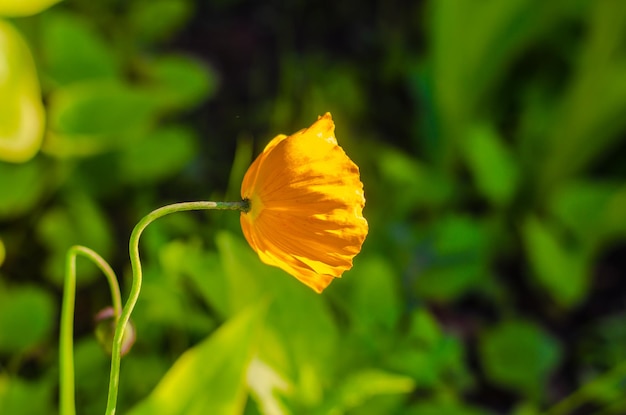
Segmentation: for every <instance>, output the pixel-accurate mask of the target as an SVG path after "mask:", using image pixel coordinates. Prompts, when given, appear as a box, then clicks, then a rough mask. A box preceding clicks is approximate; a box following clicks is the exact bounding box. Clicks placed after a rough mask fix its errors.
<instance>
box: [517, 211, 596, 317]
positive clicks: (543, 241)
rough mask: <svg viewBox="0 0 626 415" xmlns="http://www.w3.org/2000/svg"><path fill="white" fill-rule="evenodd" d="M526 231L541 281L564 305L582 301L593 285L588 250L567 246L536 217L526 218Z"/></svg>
mask: <svg viewBox="0 0 626 415" xmlns="http://www.w3.org/2000/svg"><path fill="white" fill-rule="evenodd" d="M522 234H523V238H524V245H525V248H526V252H527V255H528V258H529V260H530V264H531V266H532V269H533V271H534V275H535V277H536V278H537V281H538V282H539V284H540V285H541V286H542V287H543V288H544V289H546V290H547V291H548V293H549V294H550V296H551V297H552V298H553V299H554V300H555V301H557V302H558V303H559V304H560V305H561V306H563V307H571V306H573V305H575V304H577V303H578V302H579V301H581V300H582V299H583V298H584V297H585V294H586V293H587V289H588V285H589V275H588V274H589V255H588V252H586V251H584V250H582V248H580V247H576V246H574V247H571V248H567V247H566V246H565V244H564V243H563V242H562V241H561V240H560V239H559V237H558V235H557V234H556V233H555V232H554V231H553V230H551V229H550V228H549V227H548V226H546V225H545V224H544V223H542V222H540V221H539V220H538V219H536V218H533V217H529V218H528V219H527V220H526V221H525V222H524V226H523V229H522Z"/></svg>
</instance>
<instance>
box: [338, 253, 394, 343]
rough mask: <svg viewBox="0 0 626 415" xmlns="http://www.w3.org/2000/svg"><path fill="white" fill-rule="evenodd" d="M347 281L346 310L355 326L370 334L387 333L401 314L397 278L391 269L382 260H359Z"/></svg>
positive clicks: (364, 258)
mask: <svg viewBox="0 0 626 415" xmlns="http://www.w3.org/2000/svg"><path fill="white" fill-rule="evenodd" d="M347 278H349V279H350V281H349V282H348V281H346V287H345V291H346V294H345V295H346V297H347V298H346V300H347V302H348V304H347V307H348V309H349V310H350V312H351V314H352V316H353V318H354V320H355V324H356V325H358V326H359V327H361V328H362V329H364V330H367V331H370V332H372V334H373V333H378V330H377V329H381V328H382V329H385V330H389V331H391V330H392V329H393V328H394V327H395V325H396V323H397V321H398V318H399V316H400V313H401V304H400V299H399V295H398V287H397V279H396V278H395V277H394V270H393V269H392V268H391V266H390V265H389V264H388V263H387V262H385V261H384V260H383V259H382V258H377V257H363V258H359V261H355V266H354V268H353V269H352V270H351V271H350V273H349V276H347ZM372 293H376V295H372Z"/></svg>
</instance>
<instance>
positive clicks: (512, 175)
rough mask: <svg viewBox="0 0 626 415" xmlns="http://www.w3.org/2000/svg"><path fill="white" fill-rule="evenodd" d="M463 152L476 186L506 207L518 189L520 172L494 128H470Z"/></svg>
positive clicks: (497, 204) (489, 198) (496, 204)
mask: <svg viewBox="0 0 626 415" xmlns="http://www.w3.org/2000/svg"><path fill="white" fill-rule="evenodd" d="M463 152H464V155H465V158H466V160H467V163H468V166H469V168H470V171H471V173H472V175H473V176H474V181H475V182H476V187H478V190H480V192H481V193H482V194H483V195H485V197H486V198H487V199H488V200H489V201H490V202H491V203H492V204H493V205H495V206H504V205H507V204H508V203H509V202H510V201H511V198H512V197H513V195H514V194H515V191H516V189H517V183H518V181H519V170H518V168H517V166H516V164H515V161H514V160H513V156H512V154H511V152H510V151H509V149H508V148H507V147H506V146H505V145H504V144H503V143H502V140H501V138H500V137H499V136H498V134H497V133H496V131H494V129H493V127H492V126H488V125H479V126H476V127H475V128H473V129H471V130H470V131H469V133H468V135H467V137H466V139H465V141H464V143H463Z"/></svg>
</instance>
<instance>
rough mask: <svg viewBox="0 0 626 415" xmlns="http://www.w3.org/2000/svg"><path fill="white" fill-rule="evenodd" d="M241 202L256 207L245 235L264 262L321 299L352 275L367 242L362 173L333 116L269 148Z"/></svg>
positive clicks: (251, 172)
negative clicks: (330, 287) (328, 289)
mask: <svg viewBox="0 0 626 415" xmlns="http://www.w3.org/2000/svg"><path fill="white" fill-rule="evenodd" d="M241 197H242V198H243V199H244V200H248V201H249V203H250V210H249V211H248V212H242V214H241V227H242V229H243V234H244V235H245V237H246V239H247V241H248V243H249V244H250V246H252V248H253V249H254V250H255V251H256V252H257V254H258V255H259V257H260V258H261V260H262V261H263V262H265V263H266V264H269V265H273V266H276V267H279V268H281V269H283V270H284V271H286V272H288V273H289V274H291V275H293V276H294V277H296V278H297V279H299V280H300V281H301V282H303V283H304V284H306V285H308V286H309V287H311V288H312V289H314V290H315V291H317V292H318V293H319V292H322V290H324V288H326V287H327V286H328V284H330V282H331V281H332V280H333V278H338V277H341V274H342V273H343V272H344V271H347V270H349V269H350V268H352V258H354V256H355V255H356V254H358V253H359V252H360V251H361V245H363V241H364V240H365V237H366V236H367V230H368V226H367V221H366V220H365V218H364V217H363V206H364V205H365V197H364V196H363V183H361V180H360V178H359V168H358V167H357V166H356V164H354V163H353V162H352V160H350V159H349V158H348V156H347V155H346V153H345V152H344V151H343V149H342V148H341V147H339V145H338V144H337V139H336V138H335V124H334V123H333V120H332V117H331V115H330V113H326V114H325V115H324V116H323V117H319V118H318V120H317V121H316V122H315V123H314V124H313V125H312V126H311V127H309V128H306V129H303V130H300V131H298V132H297V133H294V134H292V135H290V136H286V135H279V136H277V137H276V138H274V139H273V140H272V141H270V143H269V144H268V145H267V146H266V147H265V150H263V152H262V153H261V154H260V155H259V157H258V158H257V159H256V160H255V161H254V163H252V165H251V166H250V168H249V169H248V171H247V172H246V175H245V177H244V179H243V183H242V185H241Z"/></svg>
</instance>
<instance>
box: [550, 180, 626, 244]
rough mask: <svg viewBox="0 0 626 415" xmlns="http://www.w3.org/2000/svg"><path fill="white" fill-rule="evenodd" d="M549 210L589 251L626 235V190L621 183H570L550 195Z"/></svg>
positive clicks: (582, 181) (579, 181)
mask: <svg viewBox="0 0 626 415" xmlns="http://www.w3.org/2000/svg"><path fill="white" fill-rule="evenodd" d="M550 210H551V212H552V214H553V215H554V217H555V218H556V219H558V220H559V221H560V223H562V224H563V225H565V226H567V228H568V230H571V231H572V232H573V233H574V235H575V236H576V237H577V239H578V241H579V243H581V244H584V245H585V246H589V250H594V248H596V247H599V246H601V245H602V243H604V242H606V240H607V239H610V238H615V237H620V236H624V235H626V221H624V211H626V186H624V185H623V184H622V183H611V182H597V181H585V180H578V181H573V182H569V183H567V184H565V185H564V186H561V187H559V189H557V190H556V191H555V192H554V193H553V194H552V197H551V198H550Z"/></svg>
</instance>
